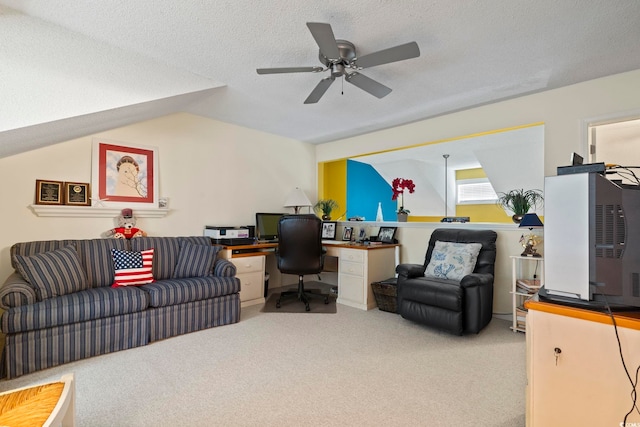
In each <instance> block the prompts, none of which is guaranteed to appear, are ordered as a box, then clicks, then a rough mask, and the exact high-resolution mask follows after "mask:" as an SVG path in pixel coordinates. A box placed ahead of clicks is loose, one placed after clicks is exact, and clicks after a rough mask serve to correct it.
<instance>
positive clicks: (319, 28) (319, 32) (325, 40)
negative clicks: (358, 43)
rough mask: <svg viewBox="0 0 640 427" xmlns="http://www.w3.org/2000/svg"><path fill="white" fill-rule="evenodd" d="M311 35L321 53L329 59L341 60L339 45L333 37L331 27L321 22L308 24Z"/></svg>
mask: <svg viewBox="0 0 640 427" xmlns="http://www.w3.org/2000/svg"><path fill="white" fill-rule="evenodd" d="M307 27H309V31H311V35H312V36H313V38H314V39H315V40H316V43H317V44H318V47H319V48H320V52H321V53H322V54H323V55H324V56H325V57H327V58H328V59H340V51H339V50H338V43H337V42H336V38H335V36H334V35H333V30H332V29H331V25H329V24H323V23H321V22H307Z"/></svg>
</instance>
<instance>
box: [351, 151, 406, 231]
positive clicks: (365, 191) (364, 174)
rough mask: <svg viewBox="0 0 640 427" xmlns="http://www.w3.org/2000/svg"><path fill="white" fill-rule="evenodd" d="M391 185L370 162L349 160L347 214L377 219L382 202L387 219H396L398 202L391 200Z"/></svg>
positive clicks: (385, 218)
mask: <svg viewBox="0 0 640 427" xmlns="http://www.w3.org/2000/svg"><path fill="white" fill-rule="evenodd" d="M391 194H392V191H391V186H390V185H389V184H388V183H387V182H386V181H385V180H384V179H383V178H382V177H381V176H380V174H379V173H378V172H377V171H376V170H375V169H374V168H373V167H372V166H371V165H369V164H366V163H361V162H357V161H354V160H348V161H347V203H348V204H349V205H348V206H347V209H348V212H347V216H348V217H349V218H351V217H354V216H360V217H364V218H365V219H366V220H367V221H375V220H376V215H377V213H378V203H381V206H382V214H383V218H384V220H385V221H395V220H396V202H395V201H392V200H391Z"/></svg>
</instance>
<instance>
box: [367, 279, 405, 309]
mask: <svg viewBox="0 0 640 427" xmlns="http://www.w3.org/2000/svg"><path fill="white" fill-rule="evenodd" d="M371 288H372V289H373V295H374V296H375V297H376V303H377V304H378V308H379V309H380V310H382V311H388V312H390V313H397V312H398V303H397V301H396V299H397V296H398V285H397V279H396V278H395V277H392V278H390V279H387V280H383V281H381V282H373V283H372V284H371Z"/></svg>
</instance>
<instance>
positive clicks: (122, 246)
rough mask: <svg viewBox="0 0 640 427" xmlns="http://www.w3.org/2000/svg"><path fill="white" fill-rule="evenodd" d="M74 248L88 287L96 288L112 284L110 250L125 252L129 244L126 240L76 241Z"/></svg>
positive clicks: (112, 273)
mask: <svg viewBox="0 0 640 427" xmlns="http://www.w3.org/2000/svg"><path fill="white" fill-rule="evenodd" d="M76 248H77V251H78V255H79V256H80V261H81V262H82V265H83V266H84V269H85V271H86V273H87V280H88V281H89V287H90V288H97V287H101V286H111V285H112V284H113V277H114V274H115V272H114V269H113V258H112V255H111V250H112V249H118V250H120V251H126V250H128V249H129V242H128V241H127V240H126V239H87V240H77V241H76Z"/></svg>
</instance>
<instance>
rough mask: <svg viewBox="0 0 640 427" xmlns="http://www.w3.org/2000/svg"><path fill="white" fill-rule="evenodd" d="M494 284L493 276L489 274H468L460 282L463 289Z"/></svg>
mask: <svg viewBox="0 0 640 427" xmlns="http://www.w3.org/2000/svg"><path fill="white" fill-rule="evenodd" d="M492 284H493V274H488V273H471V274H467V275H466V276H464V277H463V278H462V280H461V281H460V286H462V287H463V288H472V287H474V286H491V285H492Z"/></svg>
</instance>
